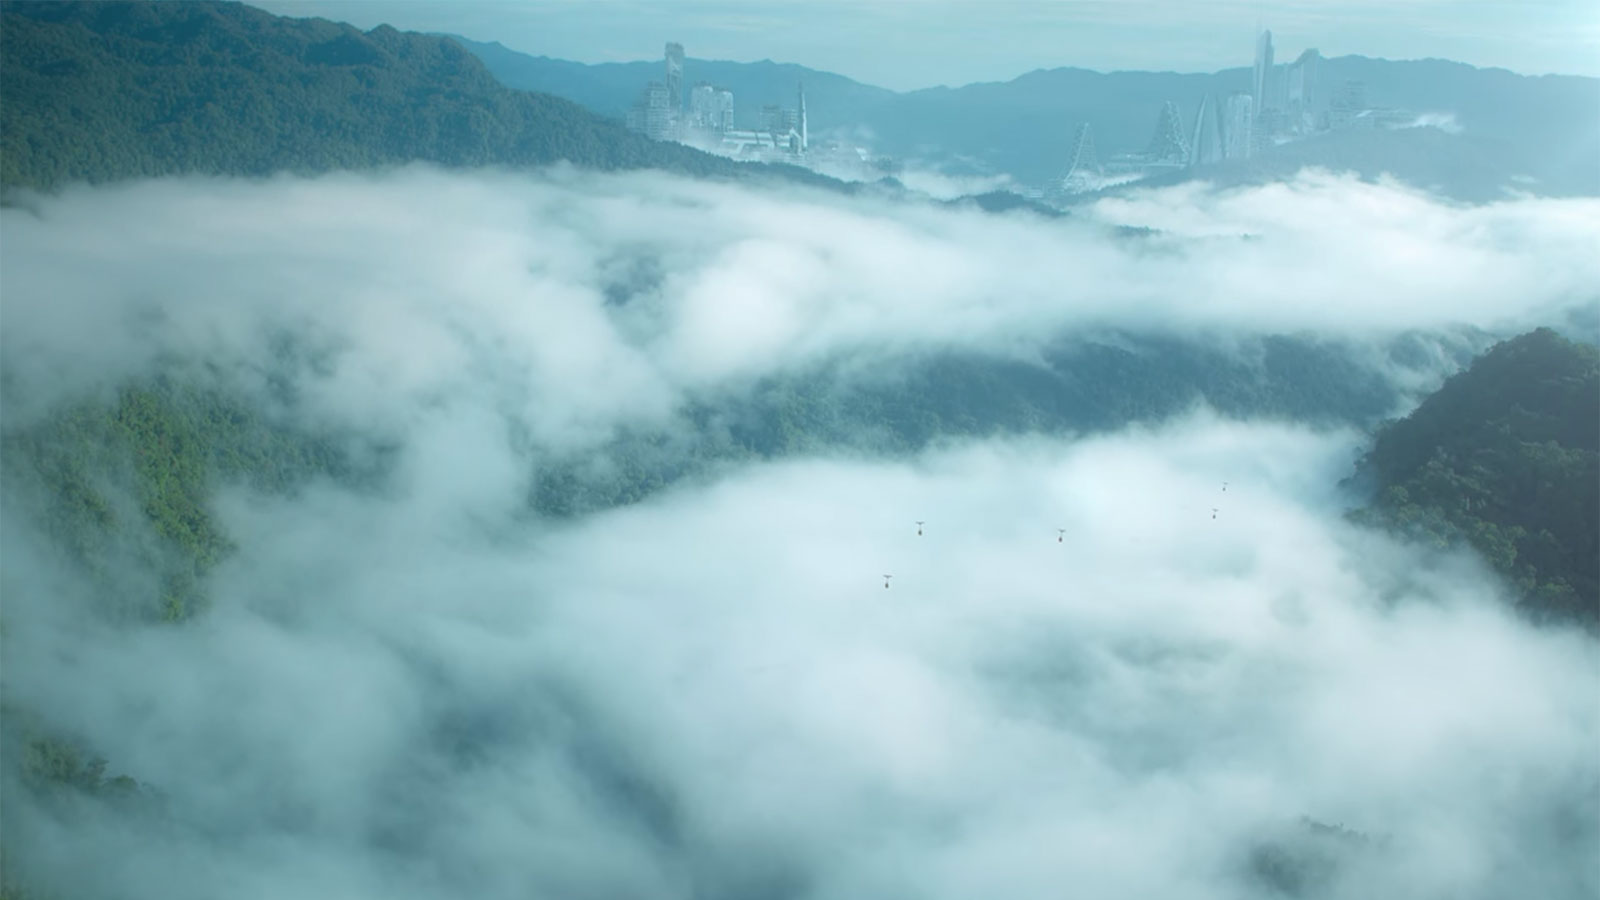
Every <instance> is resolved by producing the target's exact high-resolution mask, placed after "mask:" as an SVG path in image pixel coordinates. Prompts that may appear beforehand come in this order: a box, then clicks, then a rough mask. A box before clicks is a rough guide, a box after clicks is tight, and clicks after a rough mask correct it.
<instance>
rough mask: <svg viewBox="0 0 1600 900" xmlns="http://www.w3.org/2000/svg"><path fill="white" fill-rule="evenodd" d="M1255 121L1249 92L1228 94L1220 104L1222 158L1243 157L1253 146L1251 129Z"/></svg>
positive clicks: (1246, 156)
mask: <svg viewBox="0 0 1600 900" xmlns="http://www.w3.org/2000/svg"><path fill="white" fill-rule="evenodd" d="M1254 123H1255V114H1254V101H1253V100H1252V99H1251V97H1250V95H1249V94H1242V93H1241V94H1230V95H1229V96H1228V99H1227V100H1225V101H1223V104H1222V121H1221V122H1220V123H1219V124H1220V125H1221V126H1222V128H1221V131H1222V135H1221V136H1222V158H1223V159H1245V158H1248V157H1249V156H1250V153H1251V151H1252V150H1253V149H1254V148H1255V137H1254V135H1253V133H1252V131H1251V128H1252V126H1253V125H1254Z"/></svg>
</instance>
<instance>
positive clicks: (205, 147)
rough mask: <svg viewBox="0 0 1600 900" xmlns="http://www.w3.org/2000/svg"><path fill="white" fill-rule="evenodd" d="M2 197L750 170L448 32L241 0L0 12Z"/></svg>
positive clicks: (8, 5) (1, 7)
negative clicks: (112, 188) (310, 176)
mask: <svg viewBox="0 0 1600 900" xmlns="http://www.w3.org/2000/svg"><path fill="white" fill-rule="evenodd" d="M0 84H4V86H5V87H4V91H5V102H4V103H3V104H0V186H6V187H34V188H49V187H52V186H56V185H60V184H63V183H67V182H73V181H87V182H90V183H99V182H106V181H115V180H119V179H125V178H140V177H149V176H160V175H177V174H189V173H194V174H205V175H248V176H262V175H268V174H271V173H274V172H296V173H316V172H325V171H331V170H336V169H364V168H372V167H379V166H389V165H399V164H403V163H408V162H415V161H425V162H431V163H437V164H440V165H444V166H486V165H500V166H509V167H523V166H537V165H544V164H549V163H554V162H557V161H559V160H566V161H568V162H571V163H574V164H576V165H580V166H584V167H587V168H593V169H602V170H611V169H630V168H660V169H665V170H669V171H674V172H680V173H685V174H690V175H697V176H706V175H735V174H738V173H740V172H741V171H743V170H746V169H749V168H751V167H749V166H741V165H740V164H737V163H734V162H731V161H728V160H724V159H721V158H719V157H715V156H712V155H710V154H706V153H701V152H699V151H697V150H692V149H690V148H688V147H684V146H682V145H679V144H673V143H662V142H655V141H650V140H648V139H646V138H644V137H643V136H641V135H636V134H632V133H630V132H628V131H627V130H626V129H624V128H623V126H622V125H621V123H618V122H613V121H610V120H607V119H603V118H601V117H600V116H598V115H595V114H593V113H591V112H588V111H587V110H585V109H583V108H582V107H580V106H578V105H577V104H575V103H572V102H569V101H567V100H561V99H558V98H556V97H552V96H549V95H547V94H535V93H529V92H526V91H517V90H511V89H509V88H506V87H503V86H502V85H501V84H500V83H499V82H498V81H496V80H495V78H494V77H493V76H492V75H490V74H489V72H488V71H487V70H486V69H485V68H484V67H483V64H482V63H480V62H479V61H478V60H477V58H476V57H474V56H473V55H472V54H470V53H468V52H467V51H466V50H464V49H462V48H461V47H460V46H459V45H458V44H456V43H455V42H454V41H451V40H449V39H448V38H440V37H430V36H426V35H420V34H415V33H402V32H400V31H397V30H395V29H393V28H390V27H387V26H381V27H378V28H374V29H373V30H371V31H368V32H362V31H359V30H357V29H355V28H352V27H351V26H349V25H344V24H339V23H335V22H329V21H326V20H323V19H293V18H284V17H280V16H274V15H271V14H269V13H266V12H263V11H262V10H259V9H255V8H253V7H250V6H245V5H243V4H240V3H213V2H183V3H122V2H116V3H65V2H63V3H54V2H52V3H33V2H5V3H3V4H0Z"/></svg>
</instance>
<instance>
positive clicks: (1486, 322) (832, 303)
mask: <svg viewBox="0 0 1600 900" xmlns="http://www.w3.org/2000/svg"><path fill="white" fill-rule="evenodd" d="M41 202H42V207H41V211H40V213H39V214H38V215H37V216H30V215H28V214H26V213H24V212H23V211H21V210H18V209H12V210H8V211H7V213H6V214H5V217H4V238H5V244H6V247H7V251H6V252H7V263H8V264H7V266H6V267H5V271H4V273H3V274H0V287H3V288H4V294H5V296H6V297H7V301H8V302H7V310H6V316H7V329H6V333H5V335H4V336H3V337H0V340H4V342H5V343H4V349H5V352H6V358H7V360H8V362H9V364H10V365H11V367H12V369H13V372H14V374H15V373H16V372H25V373H31V372H34V371H40V372H45V371H51V372H53V373H54V374H56V375H57V376H58V377H57V378H56V379H54V380H51V381H49V382H47V383H43V384H39V385H34V386H30V390H33V391H42V390H45V389H49V388H53V387H55V385H56V384H58V383H68V384H71V383H81V382H82V380H83V379H84V376H85V375H86V374H89V373H92V374H93V375H94V376H95V377H102V376H107V375H108V374H109V375H115V374H119V373H125V372H132V371H139V370H142V369H144V368H145V367H147V366H148V365H149V364H150V361H151V359H152V358H154V357H158V356H161V355H163V354H166V355H174V356H177V357H180V358H192V357H195V356H205V357H207V358H213V359H215V358H219V357H227V358H230V359H232V360H234V361H245V362H247V363H248V364H249V365H252V366H254V367H255V368H257V369H261V368H265V367H266V366H267V365H268V363H267V362H264V361H262V360H261V359H260V356H261V353H262V350H261V347H262V345H263V344H264V343H269V342H264V341H262V340H261V336H262V335H278V336H282V337H285V338H287V336H291V335H292V336H293V340H294V342H296V344H297V346H298V347H299V352H302V353H304V354H306V355H307V356H308V357H310V358H312V359H314V360H315V361H317V363H318V365H320V366H322V367H323V368H324V369H325V370H326V373H325V374H326V377H324V378H320V379H318V380H317V382H316V384H315V385H308V386H307V389H308V390H313V391H314V393H315V396H316V398H317V399H318V400H319V401H320V402H324V403H326V404H327V405H328V407H329V412H330V413H334V414H337V415H341V416H351V415H360V416H361V417H362V418H363V419H366V418H368V417H372V416H381V415H388V416H390V417H396V416H403V415H404V410H405V409H406V408H407V407H408V406H409V405H410V404H413V403H415V402H417V401H418V400H419V399H422V398H424V397H427V396H439V395H442V394H450V393H452V392H455V391H459V390H461V389H463V388H466V387H471V388H478V387H481V386H483V385H486V384H492V385H494V386H495V389H496V390H501V391H503V392H505V394H506V395H505V396H501V397H499V398H497V399H498V402H499V403H500V404H502V405H503V406H506V407H515V408H517V409H518V410H519V411H520V412H521V413H523V414H524V415H525V416H526V417H527V418H528V420H529V421H532V422H535V423H537V425H538V427H537V429H536V430H537V431H538V432H539V433H540V434H542V435H547V436H553V435H556V434H561V435H569V436H572V437H573V438H574V439H577V440H581V439H583V436H584V435H589V434H592V433H593V432H594V431H595V430H601V431H603V430H605V429H606V428H609V427H611V426H613V425H615V424H618V423H621V422H631V421H638V420H644V419H649V418H651V417H657V418H659V417H662V416H665V415H666V413H667V412H668V411H669V410H670V409H671V408H672V407H673V406H674V404H676V403H677V402H679V401H681V399H682V396H683V394H684V392H686V391H696V390H717V389H723V388H730V387H735V386H737V385H738V384H740V383H744V382H748V381H749V380H750V379H752V378H755V377H760V376H766V375H773V374H779V373H782V372H784V371H787V370H794V369H798V368H801V367H804V366H807V365H811V364H815V363H818V362H819V361H823V360H829V359H838V358H841V357H845V358H852V357H860V358H863V359H864V360H865V362H864V365H866V366H867V367H869V368H870V367H873V366H878V367H883V366H884V364H885V363H892V362H894V361H896V360H898V359H900V358H903V357H906V356H910V355H915V354H920V353H927V352H933V351H938V350H941V349H947V348H960V349H963V350H966V351H975V352H986V353H993V354H997V355H1004V356H1011V357H1020V358H1024V359H1026V358H1028V357H1029V356H1031V355H1033V354H1036V353H1037V352H1038V348H1039V347H1040V345H1041V344H1042V343H1044V342H1047V341H1051V340H1056V339H1058V338H1059V337H1060V336H1061V335H1063V334H1069V335H1070V334H1074V333H1093V332H1096V331H1103V330H1107V329H1127V330H1134V331H1144V332H1153V333H1160V334H1170V335H1177V336H1182V337H1186V338H1193V339H1196V340H1200V341H1212V342H1216V343H1227V342H1229V341H1232V340H1237V339H1239V338H1242V337H1247V336H1250V335H1258V334H1272V333H1294V332H1302V331H1305V332H1311V333H1315V334H1317V335H1319V336H1326V337H1338V338H1351V339H1358V340H1368V339H1378V338H1382V337H1384V336H1389V335H1393V334H1396V333H1399V332H1402V331H1406V330H1412V329H1440V328H1448V327H1456V326H1461V325H1470V326H1474V327H1478V328H1484V329H1489V330H1491V331H1495V332H1501V333H1504V332H1510V331H1515V330H1517V329H1521V328H1526V327H1530V326H1531V325H1533V324H1539V323H1542V322H1548V321H1550V320H1552V319H1553V318H1559V317H1561V316H1562V315H1564V314H1565V313H1566V311H1568V310H1571V309H1573V308H1577V307H1584V306H1586V305H1592V304H1593V302H1594V299H1595V296H1594V292H1595V287H1594V286H1595V285H1596V284H1600V261H1597V259H1596V257H1595V255H1594V253H1593V246H1594V242H1595V240H1596V238H1597V236H1600V230H1597V228H1596V226H1595V225H1594V223H1595V222H1596V221H1600V201H1593V200H1533V199H1526V200H1518V201H1514V202H1506V203H1499V204H1492V205H1487V206H1479V207H1470V208H1468V207H1457V206H1451V205H1445V204H1441V203H1438V202H1436V201H1433V200H1431V199H1429V198H1428V197H1426V196H1425V195H1422V194H1419V193H1416V192H1414V191H1411V190H1408V189H1405V188H1403V187H1400V186H1396V185H1387V184H1385V185H1371V184H1363V183H1360V182H1356V181H1353V180H1348V179H1341V178H1336V177H1333V176H1328V175H1316V174H1308V175H1306V176H1304V177H1302V178H1301V179H1299V180H1297V181H1294V182H1290V183H1287V184H1281V185H1271V186H1266V187H1260V188H1252V189H1241V190H1227V191H1212V190H1211V189H1209V188H1207V187H1206V186H1204V185H1199V184H1196V185H1186V186H1182V187H1178V188H1172V189H1168V190H1164V191H1159V192H1147V193H1142V194H1137V195H1135V196H1133V197H1131V198H1123V199H1111V200H1105V201H1103V202H1101V203H1100V204H1098V205H1096V206H1095V207H1093V208H1092V209H1090V210H1088V211H1086V212H1085V213H1083V214H1080V215H1078V216H1075V217H1073V218H1071V219H1067V220H1062V221H1057V222H1048V221H1041V220H1039V219H1037V218H1035V217H1032V216H1028V215H1016V216H993V215H987V214H984V213H981V212H978V211H975V210H959V211H958V210H950V209H947V208H942V207H937V206H922V205H916V204H901V205H894V204H890V203H888V202H885V201H882V200H877V199H873V198H870V197H864V198H842V197H838V196H834V195H830V194H827V193H822V192H811V191H805V192H801V191H795V192H789V193H785V192H777V191H765V190H752V189H749V188H746V187H743V186H740V185H734V184H710V183H705V182H697V181H690V180H684V179H675V178H668V177H664V176H661V175H657V174H648V173H646V174H635V175H623V176H604V177H601V176H595V175H590V174H584V173H576V172H559V171H558V172H554V173H550V174H549V175H548V176H545V177H538V178H529V177H525V176H513V175H503V176H460V175H445V174H440V173H436V172H430V171H420V170H419V171H409V172H404V173H400V174H397V175H390V176H379V177H371V176H330V177H325V178H319V179H315V180H310V181H290V180H285V181H275V182H265V183H247V182H228V181H212V182H204V181H192V182H183V181H161V182H147V183H138V184H133V185H129V186H126V187H118V188H106V189H98V190H94V191H86V190H78V191H71V192H69V193H67V194H66V195H65V196H64V197H62V198H59V199H54V200H50V201H41ZM1110 226H1125V227H1132V228H1153V229H1156V232H1155V233H1153V234H1133V233H1129V232H1126V231H1124V232H1120V233H1119V232H1117V231H1114V230H1112V229H1111V227H1110ZM86 326H87V327H92V328H95V329H97V331H96V334H95V340H94V341H93V344H92V346H93V349H92V351H88V352H90V353H92V359H84V358H83V354H84V353H85V347H84V340H83V338H84V330H85V327H86ZM280 344H281V342H280ZM275 346H276V345H275ZM280 349H281V346H280ZM88 362H92V363H93V365H85V363H88Z"/></svg>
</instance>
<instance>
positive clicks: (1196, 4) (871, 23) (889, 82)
mask: <svg viewBox="0 0 1600 900" xmlns="http://www.w3.org/2000/svg"><path fill="white" fill-rule="evenodd" d="M254 5H256V6H260V7H262V8H264V9H267V10H270V11H272V12H275V13H280V14H284V15H303V16H323V17H325V18H330V19H337V20H340V21H346V22H350V23H352V24H354V25H357V26H359V27H361V28H371V27H372V26H374V25H378V24H380V23H388V24H391V25H394V26H395V27H397V28H402V29H406V30H414V31H448V32H454V33H457V34H462V35H465V36H466V37H469V38H473V39H475V40H486V41H487V40H497V41H499V42H501V43H502V44H505V45H506V46H507V47H510V48H511V49H513V50H520V51H522V52H524V53H532V54H536V55H544V56H554V57H559V58H562V59H574V60H579V61H581V62H607V61H625V60H637V59H655V58H658V57H659V56H660V55H661V47H662V45H663V44H664V43H665V42H666V41H668V40H676V41H679V42H681V43H683V44H684V47H685V50H686V52H687V53H688V55H689V56H692V57H698V58H702V59H731V60H740V61H750V60H757V59H773V60H777V61H779V62H794V63H800V64H802V65H806V66H810V67H812V68H816V69H824V70H827V71H831V72H838V73H839V74H842V75H847V76H849V77H851V78H855V79H856V80H858V81H864V82H867V83H869V84H876V85H881V86H883V87H888V88H893V89H896V90H908V89H912V88H919V87H929V86H932V85H936V84H948V85H952V86H954V85H960V84H967V83H970V82H974V81H1006V80H1009V79H1011V78H1014V77H1016V76H1018V75H1020V74H1022V73H1024V72H1028V71H1031V70H1033V69H1046V68H1055V67H1057V66H1079V67H1083V68H1088V69H1098V70H1102V71H1109V70H1113V69H1152V70H1174V71H1180V72H1202V71H1204V72H1209V71H1215V70H1217V69H1222V68H1227V67H1229V66H1237V65H1248V64H1249V63H1250V59H1251V53H1252V44H1253V35H1254V33H1255V31H1256V28H1257V25H1258V24H1260V25H1265V26H1266V27H1268V28H1271V29H1272V32H1273V35H1274V38H1275V43H1276V45H1277V55H1278V57H1279V58H1280V59H1281V58H1285V57H1287V58H1291V59H1292V58H1293V57H1294V56H1295V55H1298V54H1299V52H1300V51H1301V50H1304V49H1305V48H1307V47H1317V48H1318V49H1320V50H1321V51H1322V52H1323V54H1324V55H1327V56H1342V55H1344V54H1347V53H1359V54H1363V55H1366V56H1381V57H1387V58H1390V59H1417V58H1422V57H1439V58H1444V59H1454V60H1459V61H1461V62H1466V63H1471V64H1473V65H1478V66H1500V67H1503V68H1507V69H1511V70H1513V71H1516V72H1521V73H1525V74H1533V75H1539V74H1545V73H1548V72H1558V73H1565V74H1579V75H1600V0H1514V2H1499V0H1496V2H1490V0H1337V2H1314V0H1274V2H1258V0H987V2H972V0H864V2H840V0H649V2H647V0H524V2H510V0H496V2H476V0H452V2H446V0H262V2H256V3H255V4H254Z"/></svg>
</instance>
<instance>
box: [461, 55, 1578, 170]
mask: <svg viewBox="0 0 1600 900" xmlns="http://www.w3.org/2000/svg"><path fill="white" fill-rule="evenodd" d="M456 40H458V41H460V42H461V44H462V45H463V46H465V47H466V48H467V49H469V50H471V51H472V52H473V53H474V54H476V55H477V56H478V57H479V58H480V59H482V60H483V62H484V64H485V65H486V66H487V67H488V69H489V71H491V72H493V73H494V75H495V77H497V78H499V79H500V80H501V81H502V82H503V83H504V84H506V85H507V86H510V87H515V88H521V89H524V90H535V91H544V92H547V93H550V94H554V95H556V96H559V97H565V98H567V99H569V100H572V101H574V102H577V103H581V104H583V105H584V106H586V107H588V108H589V109H591V110H593V111H595V112H597V113H599V114H601V115H604V116H610V117H616V118H621V117H622V116H623V114H624V113H625V111H626V110H627V108H628V106H629V105H630V104H631V103H632V102H633V100H634V98H635V97H636V96H637V94H638V92H639V90H640V88H641V87H642V86H643V85H644V84H645V83H646V82H648V81H650V80H651V79H658V78H660V77H661V68H662V64H661V63H660V62H655V61H646V62H632V63H604V64H598V65H585V64H583V63H576V62H571V61H567V60H561V59H551V58H548V57H542V56H529V55H526V54H522V53H517V52H515V51H512V50H508V49H507V48H505V47H503V46H501V45H500V44H497V43H482V42H477V41H471V40H467V39H465V38H460V37H457V38H456ZM1323 78H1324V82H1325V83H1326V84H1328V85H1339V84H1342V83H1344V82H1346V81H1360V82H1362V83H1363V84H1364V85H1365V93H1366V97H1367V101H1368V102H1369V103H1370V104H1372V105H1374V106H1380V107H1395V108H1401V109H1406V110H1411V111H1414V112H1416V113H1417V114H1418V115H1419V117H1420V116H1422V115H1423V114H1429V118H1428V119H1425V120H1423V122H1431V123H1434V124H1435V125H1437V126H1442V127H1434V128H1416V129H1401V130H1398V131H1394V132H1385V133H1382V134H1380V135H1377V136H1368V137H1365V138H1355V139H1351V138H1347V137H1343V136H1336V137H1337V138H1338V139H1335V140H1331V141H1322V142H1317V141H1308V142H1305V143H1304V144H1303V145H1301V146H1293V145H1291V146H1289V147H1287V148H1285V149H1284V156H1283V159H1284V160H1286V161H1293V162H1294V163H1295V164H1335V165H1342V166H1344V167H1348V168H1354V169H1356V170H1358V171H1362V172H1363V173H1364V174H1376V173H1377V171H1376V170H1382V169H1383V168H1384V166H1385V164H1386V163H1387V159H1386V157H1387V156H1388V155H1389V152H1390V149H1391V147H1392V148H1394V152H1395V153H1396V154H1398V155H1399V157H1401V163H1402V165H1404V166H1406V167H1407V168H1408V169H1410V170H1411V172H1410V174H1411V175H1412V177H1413V179H1414V180H1416V181H1418V182H1420V183H1422V184H1424V185H1426V184H1427V183H1428V182H1430V181H1437V182H1441V183H1442V184H1444V185H1445V186H1446V187H1451V188H1455V189H1454V190H1452V191H1450V192H1452V193H1458V194H1461V193H1465V194H1469V195H1471V194H1476V195H1482V196H1485V197H1487V196H1493V195H1497V194H1499V193H1500V192H1501V189H1502V188H1505V187H1516V188H1517V189H1523V190H1531V191H1535V192H1539V193H1546V194H1556V195H1565V194H1585V195H1594V194H1600V115H1596V111H1597V110H1600V79H1595V78H1586V77H1578V76H1563V75H1545V76H1539V77H1531V76H1524V75H1517V74H1514V73H1512V72H1508V71H1505V70H1503V69H1478V68H1474V67H1472V66H1468V65H1464V64H1461V63H1454V62H1447V61H1443V60H1420V61H1407V62H1393V61H1389V60H1382V59H1369V58H1366V57H1361V56H1344V57H1337V58H1330V59H1327V60H1324V63H1323ZM684 80H685V82H686V83H687V84H694V83H696V82H699V81H708V82H711V83H713V84H717V85H720V86H723V87H727V88H728V89H730V90H732V91H733V95H734V110H735V112H734V115H735V120H736V123H737V124H739V125H741V126H749V125H754V124H755V122H756V118H757V116H758V115H759V110H760V109H761V107H762V106H763V105H765V104H772V103H776V104H784V105H792V104H793V102H794V96H795V91H796V88H797V86H798V85H799V83H801V82H804V84H805V90H806V100H807V112H808V116H809V119H810V123H811V132H812V134H813V135H814V136H820V137H823V138H826V137H830V136H832V137H836V138H838V139H841V140H845V141H847V142H851V143H857V144H863V145H870V146H871V147H872V148H873V149H874V150H876V151H877V152H880V153H884V154H888V155H891V156H895V157H898V158H901V159H904V160H908V161H913V162H923V163H927V164H930V165H935V166H938V167H939V168H941V169H943V170H945V171H947V172H952V173H960V174H1007V175H1010V176H1011V177H1013V178H1015V179H1016V180H1018V181H1019V182H1022V183H1024V184H1042V183H1044V182H1046V181H1049V180H1051V179H1053V178H1056V177H1058V176H1059V175H1060V174H1061V170H1062V168H1063V166H1064V164H1065V162H1066V159H1067V156H1068V155H1069V151H1070V146H1071V141H1072V137H1073V134H1074V132H1075V131H1076V129H1077V127H1078V125H1079V124H1080V123H1083V122H1088V123H1089V124H1090V126H1091V128H1092V130H1093V134H1094V139H1095V142H1096V144H1097V146H1098V148H1099V151H1100V154H1101V156H1102V158H1104V157H1106V156H1109V155H1110V154H1113V153H1118V152H1126V151H1135V150H1142V149H1143V148H1144V147H1145V145H1146V144H1147V143H1148V142H1149V140H1150V136H1151V133H1152V131H1153V130H1154V127H1155V122H1156V116H1157V114H1158V112H1159V110H1160V108H1161V104H1162V103H1163V102H1164V101H1166V100H1173V101H1176V102H1177V103H1178V105H1179V107H1180V108H1181V109H1182V110H1183V113H1184V115H1185V117H1188V118H1192V117H1193V115H1194V113H1195V110H1196V109H1197V108H1198V106H1199V103H1200V100H1201V98H1202V97H1203V96H1205V95H1206V94H1215V95H1219V96H1220V95H1226V94H1229V93H1232V92H1235V91H1244V90H1247V89H1248V83H1249V69H1248V68H1244V67H1241V68H1236V69H1226V70H1224V71H1221V72H1217V73H1214V74H1209V75H1206V74H1177V73H1172V72H1112V73H1109V74H1106V73H1100V72H1091V71H1087V70H1084V69H1074V68H1060V69H1051V70H1048V71H1045V70H1041V71H1035V72H1029V73H1028V74H1026V75H1022V76H1020V77H1018V78H1015V79H1013V80H1011V81H1008V82H1004V83H984V84H970V85H966V86H964V87H959V88H946V87H937V88H928V89H924V90H918V91H910V92H906V93H897V92H895V91H890V90H887V89H884V88H879V87H873V86H871V85H865V84H861V83H859V82H856V81H852V80H850V79H849V78H845V77H843V76H841V75H836V74H833V73H830V72H821V71H817V70H815V69H808V68H805V67H804V66H798V65H790V64H778V63H773V62H770V61H765V60H763V61H761V62H755V63H734V62H717V61H707V60H697V59H689V60H687V61H686V63H685V67H684ZM1419 124H1420V123H1419ZM1408 131H1409V132H1416V131H1433V132H1435V134H1434V135H1431V136H1424V137H1421V138H1418V137H1417V136H1416V135H1414V134H1406V133H1404V132H1408ZM1324 148H1326V149H1327V151H1328V153H1329V154H1331V156H1330V157H1329V158H1327V159H1324V158H1323V149H1324ZM1435 162H1436V163H1438V165H1439V166H1440V171H1439V172H1433V171H1429V170H1428V166H1429V165H1431V164H1432V163H1435ZM1281 165H1282V163H1281V162H1274V161H1270V160H1268V161H1266V162H1264V163H1262V164H1258V165H1255V166H1252V167H1248V170H1249V171H1253V172H1257V173H1259V172H1262V171H1266V170H1270V169H1274V168H1276V167H1280V166H1281ZM1235 168H1236V169H1237V168H1239V167H1235ZM1469 173H1470V175H1469ZM1514 176H1515V177H1516V180H1515V181H1513V180H1512V179H1513V177H1514ZM1468 178H1470V181H1468V182H1464V183H1461V184H1455V182H1460V181H1462V179H1468Z"/></svg>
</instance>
